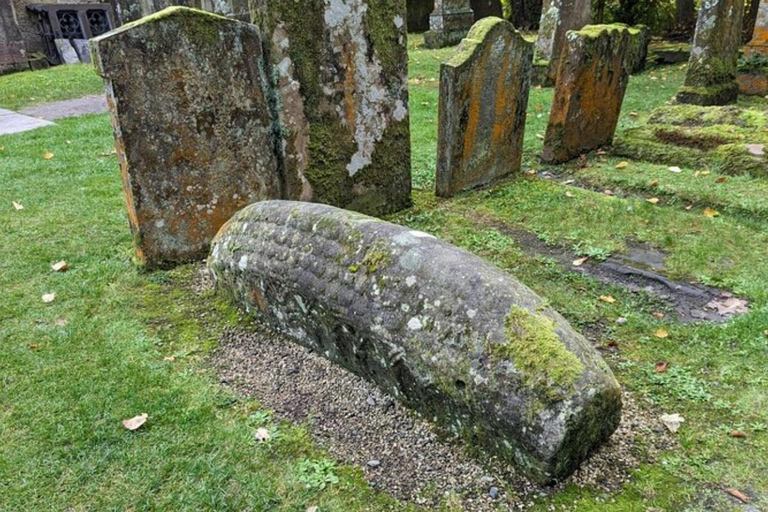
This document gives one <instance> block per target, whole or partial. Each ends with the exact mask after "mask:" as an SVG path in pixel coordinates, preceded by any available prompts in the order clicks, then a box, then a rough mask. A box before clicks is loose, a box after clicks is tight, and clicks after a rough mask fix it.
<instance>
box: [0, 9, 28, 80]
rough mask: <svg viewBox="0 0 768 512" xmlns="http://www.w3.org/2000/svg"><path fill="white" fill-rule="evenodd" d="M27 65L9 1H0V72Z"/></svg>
mask: <svg viewBox="0 0 768 512" xmlns="http://www.w3.org/2000/svg"><path fill="white" fill-rule="evenodd" d="M26 67H28V65H27V55H26V51H25V49H24V38H23V36H22V34H21V30H20V29H19V25H18V23H16V13H15V10H14V8H13V4H12V3H11V2H0V73H3V72H6V71H15V70H20V69H24V68H26Z"/></svg>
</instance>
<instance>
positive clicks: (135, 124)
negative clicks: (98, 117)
mask: <svg viewBox="0 0 768 512" xmlns="http://www.w3.org/2000/svg"><path fill="white" fill-rule="evenodd" d="M91 48H92V52H93V59H94V62H95V64H96V67H97V69H98V71H99V73H100V74H101V76H102V77H103V78H104V80H105V82H106V88H107V102H108V104H109V108H110V111H111V113H112V124H113V128H114V133H115V147H116V149H117V156H118V161H119V163H120V171H121V173H122V177H123V190H124V193H125V201H126V204H127V207H128V217H129V220H130V224H131V229H132V231H133V235H134V239H135V245H136V252H137V255H138V258H139V260H140V261H141V262H142V263H143V264H145V265H146V266H148V267H163V266H168V265H172V264H174V263H178V262H182V261H187V260H193V259H200V258H202V257H204V256H205V254H207V252H208V248H209V245H210V241H211V239H212V238H213V236H214V235H215V234H216V232H217V231H218V230H219V228H220V227H221V226H222V224H224V222H226V221H227V220H229V218H230V217H231V216H232V215H233V214H234V213H235V212H236V211H238V210H239V209H241V208H243V207H244V206H246V205H248V204H250V203H253V202H255V201H260V200H263V199H267V198H278V197H280V186H279V179H278V167H277V158H276V155H275V152H274V139H273V122H272V118H271V114H270V108H269V101H270V100H269V92H268V91H269V87H268V82H267V76H266V73H265V67H264V62H263V59H262V40H261V37H260V35H259V32H258V29H257V28H256V27H254V26H252V25H249V24H247V23H241V22H237V21H232V20H229V19H227V18H223V17H221V16H217V15H214V14H210V13H205V12H202V11H196V10H192V9H187V8H183V7H172V8H169V9H166V10H164V11H162V12H160V13H157V14H154V15H152V16H148V17H146V18H143V19H141V20H139V21H136V22H133V23H129V24H127V25H124V26H123V27H121V28H119V29H117V30H115V31H112V32H109V33H107V34H105V35H103V36H101V37H98V38H96V39H94V40H92V42H91Z"/></svg>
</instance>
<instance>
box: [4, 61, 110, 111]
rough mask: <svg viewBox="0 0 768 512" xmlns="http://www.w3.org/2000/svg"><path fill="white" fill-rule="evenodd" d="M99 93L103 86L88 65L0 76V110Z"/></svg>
mask: <svg viewBox="0 0 768 512" xmlns="http://www.w3.org/2000/svg"><path fill="white" fill-rule="evenodd" d="M103 92H104V82H103V81H102V79H101V78H100V77H99V76H98V75H97V74H96V71H95V70H94V68H93V66H92V65H90V64H74V65H71V66H56V67H53V68H50V69H46V70H42V71H23V72H20V73H12V74H10V75H3V76H0V108H6V109H9V110H18V109H20V108H23V107H29V106H31V105H39V104H40V103H48V102H51V101H58V100H68V99H72V98H79V97H81V96H85V95H88V94H99V93H103Z"/></svg>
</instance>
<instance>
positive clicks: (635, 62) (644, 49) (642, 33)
mask: <svg viewBox="0 0 768 512" xmlns="http://www.w3.org/2000/svg"><path fill="white" fill-rule="evenodd" d="M627 28H628V29H629V47H628V48H627V66H628V67H629V72H630V74H633V75H634V74H636V73H642V72H643V71H645V63H646V61H647V60H648V46H649V45H650V44H651V29H650V27H647V26H645V25H637V26H634V27H627Z"/></svg>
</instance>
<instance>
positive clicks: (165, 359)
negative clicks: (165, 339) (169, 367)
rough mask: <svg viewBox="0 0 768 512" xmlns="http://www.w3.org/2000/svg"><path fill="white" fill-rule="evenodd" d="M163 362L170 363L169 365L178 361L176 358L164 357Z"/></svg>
mask: <svg viewBox="0 0 768 512" xmlns="http://www.w3.org/2000/svg"><path fill="white" fill-rule="evenodd" d="M163 361H168V362H169V363H173V362H174V361H176V356H168V357H164V358H163Z"/></svg>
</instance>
